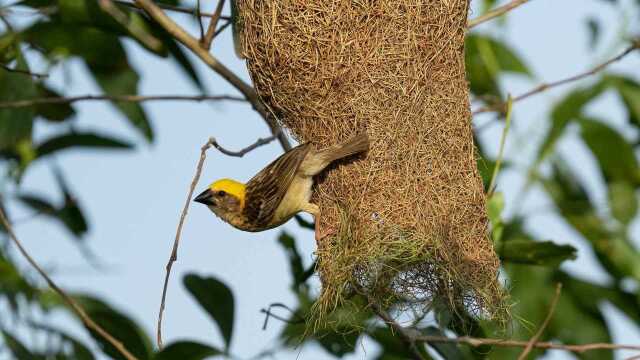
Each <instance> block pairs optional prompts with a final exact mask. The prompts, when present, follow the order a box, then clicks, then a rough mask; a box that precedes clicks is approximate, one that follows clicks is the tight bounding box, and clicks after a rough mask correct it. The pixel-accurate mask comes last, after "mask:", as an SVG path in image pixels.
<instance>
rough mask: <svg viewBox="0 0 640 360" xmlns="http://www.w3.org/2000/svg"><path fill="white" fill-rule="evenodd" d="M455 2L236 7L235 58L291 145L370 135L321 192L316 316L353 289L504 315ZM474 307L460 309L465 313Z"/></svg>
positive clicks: (461, 10) (460, 9)
mask: <svg viewBox="0 0 640 360" xmlns="http://www.w3.org/2000/svg"><path fill="white" fill-rule="evenodd" d="M467 11H468V1H466V0H377V1H376V0H323V1H303V0H269V1H266V0H241V1H238V13H239V18H238V27H239V29H240V32H241V42H242V52H243V56H245V57H246V59H247V64H248V67H249V71H250V74H251V76H252V79H253V81H254V83H255V86H256V89H257V91H258V93H259V95H260V96H261V98H262V99H263V100H264V102H265V103H266V104H267V105H269V107H270V108H271V109H273V111H274V113H276V114H277V115H278V118H279V119H280V120H281V122H282V124H283V125H284V126H285V127H286V128H287V129H289V130H290V131H291V133H292V134H293V136H294V137H295V138H296V139H297V140H299V141H301V142H308V141H310V142H312V143H314V144H316V146H318V147H324V146H328V145H331V144H336V143H338V142H341V141H343V140H346V139H348V138H349V137H350V136H352V135H354V134H355V133H357V132H360V131H367V132H368V134H369V137H370V139H371V150H370V151H369V153H368V154H367V155H366V156H365V157H363V156H361V157H360V158H359V159H355V160H357V161H349V165H348V166H344V163H342V164H338V165H337V166H334V168H332V169H331V171H329V172H328V175H327V176H326V177H325V178H322V179H319V184H318V186H317V189H316V194H315V195H314V199H313V201H314V202H316V203H317V204H319V205H320V208H321V209H322V218H321V227H322V229H327V228H333V229H334V230H335V233H334V235H333V236H329V237H326V238H324V239H323V240H322V241H321V242H320V243H319V244H318V250H317V256H318V265H317V270H318V272H319V274H320V279H321V281H322V285H323V287H322V292H321V294H320V298H319V299H318V302H317V304H316V310H317V313H318V314H327V313H329V312H331V311H332V310H333V309H335V308H336V307H337V306H340V305H342V304H344V302H345V300H346V299H347V298H348V297H349V294H350V293H352V292H353V291H354V290H356V291H359V292H361V293H366V294H367V295H371V296H374V297H375V298H376V299H380V300H381V301H383V302H384V305H390V304H391V303H394V304H398V303H399V302H400V303H403V304H409V303H411V304H422V305H424V306H426V307H425V309H426V308H427V307H428V305H429V304H432V302H433V301H434V300H436V299H439V300H444V302H443V303H445V304H447V305H449V306H450V308H452V309H461V307H460V306H464V308H466V309H467V310H473V312H475V314H477V315H481V316H483V317H493V316H495V315H497V314H500V313H502V310H503V307H502V305H503V304H504V296H503V290H502V288H501V286H500V284H499V282H498V278H497V277H498V275H497V274H498V268H499V261H498V259H497V257H496V254H495V253H494V251H493V247H492V244H491V242H490V240H489V238H488V236H487V235H488V224H487V216H486V211H485V195H484V191H483V187H482V181H481V179H480V176H479V173H478V170H477V167H476V154H475V148H474V145H473V138H472V129H471V122H470V111H469V98H468V85H467V81H466V79H465V68H464V36H465V30H466V19H467ZM470 308H471V309H470Z"/></svg>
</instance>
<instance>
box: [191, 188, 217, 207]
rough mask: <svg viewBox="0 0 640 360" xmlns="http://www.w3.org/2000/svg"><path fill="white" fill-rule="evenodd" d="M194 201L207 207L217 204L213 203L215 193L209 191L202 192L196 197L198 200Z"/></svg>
mask: <svg viewBox="0 0 640 360" xmlns="http://www.w3.org/2000/svg"><path fill="white" fill-rule="evenodd" d="M193 201H195V202H199V203H201V204H205V205H215V203H214V202H213V193H212V192H211V190H209V189H207V190H205V191H203V192H201V193H200V195H198V196H196V198H195V199H193Z"/></svg>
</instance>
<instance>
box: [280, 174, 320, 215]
mask: <svg viewBox="0 0 640 360" xmlns="http://www.w3.org/2000/svg"><path fill="white" fill-rule="evenodd" d="M312 186H313V178H312V177H311V176H296V177H295V178H294V179H293V181H292V182H291V185H289V189H288V190H287V193H286V194H285V196H284V198H283V199H282V202H281V203H280V205H279V206H278V208H277V209H276V211H275V214H274V216H273V220H272V225H273V226H278V225H280V224H282V223H284V222H286V221H287V220H289V219H290V218H291V217H292V216H294V215H295V214H297V213H298V212H300V211H301V210H302V209H303V208H304V206H305V205H306V204H307V203H308V202H309V200H311V187H312Z"/></svg>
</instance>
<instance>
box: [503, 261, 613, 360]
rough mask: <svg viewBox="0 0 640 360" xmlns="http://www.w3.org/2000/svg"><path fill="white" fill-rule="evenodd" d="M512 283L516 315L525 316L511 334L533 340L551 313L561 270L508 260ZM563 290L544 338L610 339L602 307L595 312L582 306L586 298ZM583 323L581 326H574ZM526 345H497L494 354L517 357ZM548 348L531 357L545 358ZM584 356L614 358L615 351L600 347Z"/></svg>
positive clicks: (577, 341)
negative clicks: (514, 347)
mask: <svg viewBox="0 0 640 360" xmlns="http://www.w3.org/2000/svg"><path fill="white" fill-rule="evenodd" d="M505 269H506V271H507V273H508V276H509V278H510V283H511V284H513V287H512V290H511V301H512V302H513V304H514V306H513V308H512V309H511V311H512V313H513V316H514V318H517V319H522V320H521V321H519V322H516V323H515V325H516V327H515V328H514V329H513V330H510V333H511V334H510V335H511V336H510V337H511V338H513V339H518V340H524V341H526V340H529V339H530V338H531V334H532V333H533V332H535V329H537V328H538V327H539V326H540V325H541V324H542V323H543V321H544V319H545V318H546V316H547V315H548V313H549V307H550V304H551V301H552V300H553V298H554V296H555V295H554V293H555V291H554V285H555V283H556V282H555V281H556V279H555V278H554V274H555V273H556V272H557V270H555V269H553V268H549V267H533V266H529V265H516V264H508V265H507V266H506V267H505ZM571 295H572V294H568V293H567V292H563V293H562V295H561V296H560V298H559V300H558V304H557V307H556V310H555V312H554V314H553V317H552V318H551V321H550V322H549V325H548V326H547V327H546V330H545V331H544V332H543V334H542V336H541V338H540V341H552V340H554V341H558V342H561V343H565V344H587V343H594V342H610V341H611V337H610V335H609V331H608V328H607V325H606V323H605V321H604V317H603V315H602V313H601V312H600V310H599V309H598V311H597V312H593V311H592V309H587V308H585V307H583V306H582V304H583V303H584V299H580V298H576V297H573V296H571ZM574 324H579V326H574ZM521 352H522V349H501V348H494V349H493V352H492V356H491V358H496V359H513V358H517V357H518V355H519V354H520V353H521ZM543 354H545V351H541V350H534V351H532V352H531V356H530V358H531V359H537V358H541V357H542V355H543ZM580 358H581V359H588V360H596V359H603V360H608V359H612V352H611V351H608V350H598V351H594V352H593V353H592V352H585V353H583V354H580Z"/></svg>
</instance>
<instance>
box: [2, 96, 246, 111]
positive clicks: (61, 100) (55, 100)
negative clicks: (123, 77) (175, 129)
mask: <svg viewBox="0 0 640 360" xmlns="http://www.w3.org/2000/svg"><path fill="white" fill-rule="evenodd" d="M166 100H176V101H209V100H212V101H222V100H226V101H243V102H244V101H247V100H246V99H245V98H243V97H239V96H231V95H195V96H183V95H150V96H142V95H81V96H71V97H48V98H35V99H28V100H16V101H1V102H0V108H20V107H29V106H34V105H41V104H68V103H74V102H77V101H113V102H144V101H166Z"/></svg>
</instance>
